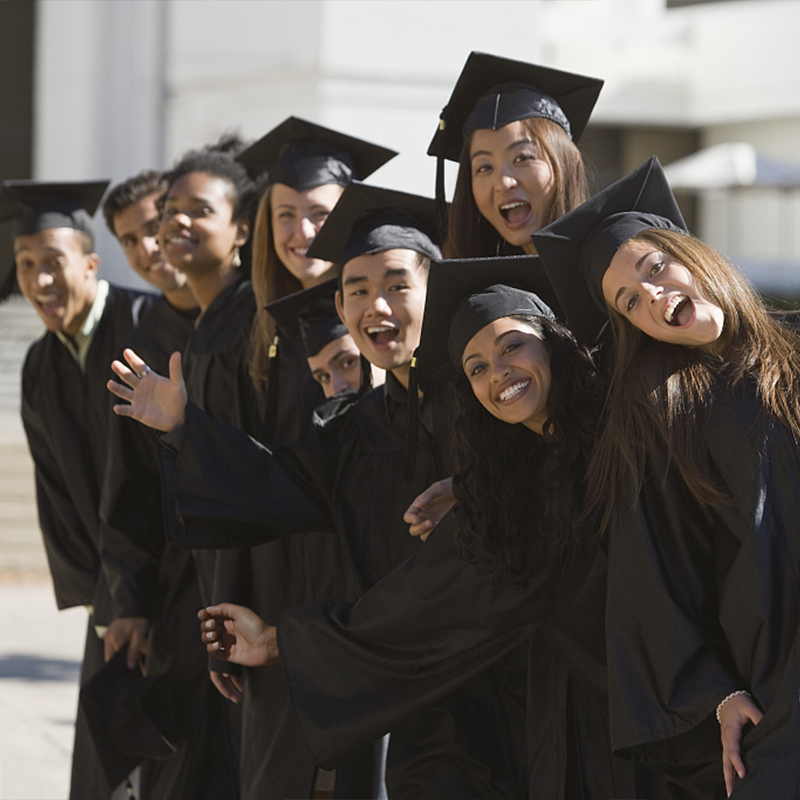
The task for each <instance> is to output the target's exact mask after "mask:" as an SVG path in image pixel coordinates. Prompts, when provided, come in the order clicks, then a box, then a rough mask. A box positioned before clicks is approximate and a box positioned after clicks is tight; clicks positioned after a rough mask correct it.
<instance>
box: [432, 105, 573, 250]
mask: <svg viewBox="0 0 800 800" xmlns="http://www.w3.org/2000/svg"><path fill="white" fill-rule="evenodd" d="M522 123H523V125H524V126H525V128H526V129H527V131H528V133H529V134H530V135H531V138H532V139H533V141H534V142H536V144H537V145H538V147H539V148H540V150H541V152H542V155H543V156H544V158H545V159H547V162H548V163H549V164H550V169H552V170H553V177H554V178H555V195H554V197H555V199H554V201H553V206H552V208H551V209H550V216H549V218H548V219H547V222H546V223H545V224H549V223H551V222H555V221H556V220H557V219H559V218H560V217H563V216H564V214H566V213H567V212H568V211H572V209H573V208H577V207H578V206H579V205H580V204H581V203H583V202H584V200H586V198H587V197H588V195H589V191H588V186H587V182H586V170H585V168H584V165H583V158H582V157H581V153H580V151H579V150H578V148H577V146H576V145H575V143H574V142H573V141H572V139H570V138H569V136H567V134H566V133H565V132H564V129H563V128H562V127H561V126H560V125H558V124H556V123H555V122H553V121H552V120H549V119H544V118H542V117H532V118H530V119H524V120H522ZM471 144H472V136H471V135H470V136H468V137H467V138H466V139H465V140H464V147H463V149H462V150H461V160H460V161H459V165H458V177H457V178H456V188H455V190H454V192H453V202H452V203H451V204H450V213H449V219H448V226H447V228H448V230H447V239H446V241H445V246H444V255H445V258H480V257H482V256H495V255H497V253H498V250H499V249H501V248H502V247H503V245H504V241H503V239H502V237H501V236H500V234H499V233H498V232H497V231H496V230H495V229H494V228H493V227H492V226H491V225H490V224H489V222H487V221H486V220H485V219H484V217H483V215H482V214H481V212H480V211H478V206H477V205H475V199H474V197H473V196H472V163H471V161H470V147H471Z"/></svg>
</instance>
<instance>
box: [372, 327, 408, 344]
mask: <svg viewBox="0 0 800 800" xmlns="http://www.w3.org/2000/svg"><path fill="white" fill-rule="evenodd" d="M366 333H367V336H369V338H370V339H371V340H372V341H373V342H374V343H375V344H376V345H378V347H381V346H382V345H386V344H389V342H391V341H394V340H395V339H396V338H397V337H398V335H399V334H400V331H399V330H398V329H397V328H395V327H393V326H391V325H372V326H370V327H369V328H367V329H366Z"/></svg>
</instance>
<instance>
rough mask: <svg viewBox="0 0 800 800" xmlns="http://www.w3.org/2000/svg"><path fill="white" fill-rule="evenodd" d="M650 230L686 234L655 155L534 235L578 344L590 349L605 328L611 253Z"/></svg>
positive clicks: (682, 221)
mask: <svg viewBox="0 0 800 800" xmlns="http://www.w3.org/2000/svg"><path fill="white" fill-rule="evenodd" d="M650 228H660V229H662V230H673V231H679V232H681V233H687V232H688V231H687V228H686V223H685V222H684V220H683V216H682V215H681V211H680V208H678V203H677V201H676V200H675V197H674V195H673V194H672V190H671V189H670V187H669V183H668V182H667V178H666V175H664V170H663V169H662V168H661V164H660V163H659V161H658V159H657V158H656V157H655V156H653V157H652V158H651V159H650V160H649V161H646V162H645V163H644V164H642V165H641V166H640V167H637V168H636V169H635V170H634V171H633V172H631V173H630V174H629V175H626V176H625V177H624V178H621V179H620V180H618V181H616V182H615V183H612V184H611V185H610V186H607V187H606V188H605V189H603V190H602V191H601V192H598V193H597V194H596V195H595V196H594V197H592V198H591V199H589V200H587V201H586V202H585V203H583V204H582V205H580V206H578V208H575V209H573V210H572V211H570V212H569V213H567V214H565V215H564V216H563V217H561V218H560V219H558V220H556V221H555V222H553V223H551V224H550V225H548V226H546V227H545V228H542V229H541V230H540V231H539V232H538V233H535V234H534V235H533V242H534V244H535V245H536V251H537V253H538V254H539V257H540V258H541V260H542V264H543V265H544V268H545V270H546V272H547V274H548V276H549V278H550V281H551V282H552V284H553V288H554V289H555V292H556V294H557V295H558V299H559V301H560V303H561V306H562V308H563V309H564V312H565V314H566V321H567V324H568V325H569V327H570V328H571V329H572V331H573V333H574V334H575V335H576V336H577V337H578V339H580V340H581V341H583V342H585V343H587V344H590V345H591V344H594V343H595V341H596V339H597V337H598V335H599V333H600V331H601V329H602V327H603V326H604V325H605V322H606V318H607V313H606V302H605V299H604V298H603V275H604V274H605V272H606V270H607V269H608V265H609V264H610V263H611V259H612V258H613V257H614V254H615V253H616V252H617V250H618V249H619V248H620V247H621V246H622V245H623V244H624V243H625V242H626V241H628V239H630V238H631V237H632V236H634V235H635V234H637V233H641V232H642V231H645V230H648V229H650Z"/></svg>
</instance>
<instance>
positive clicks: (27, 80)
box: [0, 0, 800, 294]
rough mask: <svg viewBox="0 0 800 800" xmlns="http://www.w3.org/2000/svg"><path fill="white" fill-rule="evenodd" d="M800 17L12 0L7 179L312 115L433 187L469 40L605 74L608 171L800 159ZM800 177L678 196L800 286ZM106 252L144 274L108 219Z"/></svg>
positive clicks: (722, 234)
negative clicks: (727, 150) (694, 159)
mask: <svg viewBox="0 0 800 800" xmlns="http://www.w3.org/2000/svg"><path fill="white" fill-rule="evenodd" d="M797 31H800V1H798V0H727V1H724V0H721V1H717V2H697V1H696V0H485V1H484V0H466V1H465V0H303V2H296V0H114V2H99V1H98V0H31V2H25V3H17V2H13V1H12V0H0V93H2V99H3V103H0V106H2V109H0V133H2V134H3V136H2V138H3V140H4V142H6V144H3V145H2V147H0V170H2V174H0V177H1V178H11V177H28V176H32V177H36V178H41V179H52V180H61V179H64V180H66V179H89V178H102V177H110V178H112V179H113V180H114V181H118V180H121V179H123V178H125V177H128V176H129V175H131V174H133V173H135V172H137V171H138V170H140V169H142V168H144V167H157V168H161V167H167V166H169V165H170V164H171V163H172V162H173V160H174V159H175V158H176V157H177V156H179V155H180V154H181V153H182V152H183V151H184V150H185V149H187V148H189V147H192V146H197V145H202V144H205V143H207V142H209V141H213V140H214V139H216V138H217V137H218V136H219V135H220V134H221V133H223V132H226V131H229V130H238V131H240V132H241V133H242V134H243V135H244V136H245V137H246V138H257V137H259V136H261V135H263V134H264V133H265V132H266V131H267V130H269V129H270V128H271V127H273V126H274V125H276V124H277V123H279V122H280V121H281V120H283V119H284V118H285V117H287V116H289V115H291V114H294V115H296V116H300V117H305V118H307V119H310V120H313V121H316V122H319V123H321V124H323V125H328V126H331V127H334V128H339V129H341V130H343V131H345V132H349V133H353V134H356V135H360V136H363V137H366V138H369V139H371V140H373V141H375V142H378V143H381V144H384V145H386V146H389V147H393V148H395V149H397V150H399V151H400V156H398V157H397V158H396V159H395V160H394V161H392V162H390V163H389V164H387V165H386V166H385V167H383V168H382V169H381V170H379V171H378V172H377V173H376V174H375V175H374V176H373V177H372V178H370V181H371V182H374V183H377V184H381V185H385V186H392V187H395V188H398V189H403V190H406V191H414V192H419V193H422V194H428V195H432V194H433V191H434V175H435V163H434V160H433V159H431V158H429V157H427V156H426V155H425V151H426V150H427V147H428V144H429V142H430V139H431V137H432V136H433V133H434V131H435V128H436V124H437V120H438V114H439V111H440V110H441V108H442V106H443V105H444V104H445V103H446V102H447V99H448V97H449V94H450V91H451V89H452V85H453V82H454V80H455V78H456V76H457V75H458V73H459V71H460V69H461V67H462V65H463V63H464V60H465V59H466V57H467V55H468V53H469V52H470V51H471V50H482V51H485V52H490V53H496V54H500V55H506V56H509V57H512V58H518V59H522V60H526V61H533V62H538V63H543V64H547V65H549V66H553V67H557V68H561V69H566V70H571V71H575V72H582V73H585V74H587V75H593V76H597V77H602V78H604V79H605V80H606V85H605V88H604V90H603V93H602V95H601V97H600V101H599V103H598V106H597V109H596V112H595V115H594V117H593V120H592V123H591V124H590V126H589V128H588V130H587V132H586V134H585V137H584V140H583V141H582V150H583V151H584V152H585V154H586V156H587V159H588V162H589V163H590V165H591V166H592V168H593V175H594V182H595V187H596V188H600V187H602V186H604V185H606V184H607V183H609V182H610V181H611V180H614V179H615V178H617V177H620V176H621V175H623V174H625V173H626V172H627V171H629V170H630V169H632V168H633V167H635V166H637V165H638V164H639V163H641V162H642V161H644V160H645V159H646V158H648V157H649V156H651V155H653V154H656V155H658V156H659V158H660V159H661V162H662V163H663V164H665V165H666V164H669V163H670V162H672V161H674V160H676V159H678V158H681V157H683V156H686V155H688V154H690V153H692V152H694V151H696V150H698V149H700V148H702V147H706V146H709V145H713V144H717V143H720V142H727V141H747V142H750V143H752V144H753V145H755V146H756V147H757V148H758V149H759V150H760V151H762V152H764V153H765V154H766V155H768V156H770V157H772V158H776V159H780V160H784V161H788V162H793V163H796V164H800V48H799V47H798V46H797V42H796V35H797ZM8 67H13V70H12V72H9V69H8ZM9 76H13V77H9ZM26 115H27V116H26ZM449 177H450V180H451V182H452V177H453V174H452V173H450V175H449ZM799 194H800V193H798V192H787V191H778V190H774V189H748V190H737V191H735V192H726V193H719V192H717V193H710V194H709V193H702V194H700V195H696V196H695V195H689V194H686V195H681V196H680V201H681V204H682V208H683V209H684V211H685V215H686V217H687V220H688V221H689V222H690V225H691V226H692V227H693V230H695V231H696V232H697V233H698V234H699V235H700V236H701V237H703V238H704V239H706V240H707V241H708V242H709V243H711V244H713V245H714V246H716V247H719V248H720V249H722V250H723V251H724V252H726V253H727V254H728V255H729V256H731V257H732V258H733V259H734V260H735V261H738V262H739V263H741V264H742V265H743V266H744V267H745V268H746V269H748V270H750V272H751V275H752V277H754V279H755V280H756V282H757V283H758V284H759V285H760V286H763V287H765V288H767V289H776V290H781V291H784V292H785V293H795V292H796V293H798V294H800V232H798V233H797V234H796V235H794V233H793V231H794V229H798V231H800V198H799V197H798V195H799ZM98 228H103V226H102V224H99V225H98ZM99 251H100V254H101V256H102V258H103V271H104V273H105V275H106V276H109V277H112V278H113V279H114V280H117V281H119V282H121V283H124V284H128V285H136V279H135V278H134V276H133V275H132V274H131V273H130V271H129V270H128V269H127V267H126V265H125V263H124V260H123V258H122V253H121V251H120V250H119V248H118V247H117V246H116V244H115V243H114V242H113V241H112V240H111V238H110V235H108V234H107V233H106V231H105V230H104V229H103V230H102V232H101V236H100V241H99ZM2 257H5V256H2ZM794 267H796V269H795V268H794ZM795 274H798V276H799V277H798V278H797V279H796V284H797V285H796V286H795V285H794V284H793V281H794V280H795V278H794V275H795Z"/></svg>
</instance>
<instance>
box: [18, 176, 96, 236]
mask: <svg viewBox="0 0 800 800" xmlns="http://www.w3.org/2000/svg"><path fill="white" fill-rule="evenodd" d="M110 182H111V181H84V182H81V183H65V182H59V183H44V182H41V181H22V180H19V181H16V180H15V181H4V182H3V190H2V200H3V218H4V219H9V218H13V219H14V220H15V222H16V227H15V230H14V237H15V238H16V237H17V236H29V235H31V234H34V233H38V232H39V231H44V230H49V229H50V228H75V229H76V230H79V231H83V232H84V233H88V234H89V235H90V236H92V235H93V232H92V223H91V218H92V216H93V215H94V212H95V211H96V210H97V207H98V206H99V205H100V200H102V198H103V195H104V194H105V191H106V189H107V188H108V185H109V183H110Z"/></svg>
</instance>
